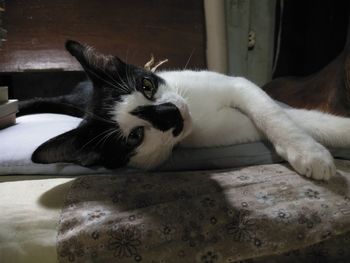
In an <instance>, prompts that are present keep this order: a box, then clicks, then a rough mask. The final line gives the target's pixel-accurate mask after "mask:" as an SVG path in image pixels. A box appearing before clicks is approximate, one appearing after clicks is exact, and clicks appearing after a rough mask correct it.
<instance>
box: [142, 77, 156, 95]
mask: <svg viewBox="0 0 350 263" xmlns="http://www.w3.org/2000/svg"><path fill="white" fill-rule="evenodd" d="M142 92H143V94H144V95H145V97H146V98H147V99H149V100H151V99H153V95H154V93H155V86H154V84H153V81H152V80H151V79H149V78H143V79H142Z"/></svg>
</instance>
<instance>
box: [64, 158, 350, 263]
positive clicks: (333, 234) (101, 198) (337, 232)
mask: <svg viewBox="0 0 350 263" xmlns="http://www.w3.org/2000/svg"><path fill="white" fill-rule="evenodd" d="M337 167H338V170H339V172H338V174H337V176H336V177H335V178H333V179H332V180H330V181H329V182H317V181H312V180H308V179H307V178H305V177H302V176H299V175H297V174H296V173H295V172H294V171H293V170H292V169H291V168H290V167H289V166H288V165H285V164H273V165H260V166H252V167H246V168H238V169H237V168H236V169H231V170H220V171H197V172H181V173H179V172H178V173H176V172H167V173H139V174H118V175H90V176H83V177H80V178H78V179H76V180H75V182H74V183H73V185H72V188H71V190H70V192H69V194H68V196H67V198H66V202H65V206H64V208H63V211H62V215H61V219H60V224H59V233H58V257H59V260H60V262H153V263H157V262H167V263H172V262H175V263H177V262H191V263H193V262H203V263H209V262H211V263H216V262H237V261H243V260H247V262H266V259H267V257H268V258H269V260H268V261H267V262H288V260H289V262H296V261H299V262H301V261H305V262H316V260H317V262H323V261H324V260H328V259H329V258H331V257H332V260H333V261H332V262H336V260H337V259H339V260H340V259H341V258H346V257H349V256H350V252H349V251H348V250H347V249H346V248H347V247H350V246H349V245H350V241H349V240H350V235H349V234H348V232H349V230H350V162H346V161H341V160H338V161H337ZM326 262H327V261H326ZM344 262H345V261H344Z"/></svg>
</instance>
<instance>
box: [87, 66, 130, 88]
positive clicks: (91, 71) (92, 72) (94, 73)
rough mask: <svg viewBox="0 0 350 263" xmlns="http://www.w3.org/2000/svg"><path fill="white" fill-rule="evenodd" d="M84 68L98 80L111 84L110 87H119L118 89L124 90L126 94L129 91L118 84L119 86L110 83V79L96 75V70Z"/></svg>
mask: <svg viewBox="0 0 350 263" xmlns="http://www.w3.org/2000/svg"><path fill="white" fill-rule="evenodd" d="M86 70H87V71H89V72H90V73H91V74H93V75H94V76H96V77H97V78H99V79H100V80H102V81H104V82H106V83H108V84H109V85H111V86H112V87H114V88H116V89H119V90H120V89H122V91H124V92H125V93H126V94H128V93H129V92H128V90H126V89H123V88H121V87H120V86H119V87H118V86H116V85H115V84H113V83H111V82H110V81H108V80H106V79H104V78H102V77H101V76H99V75H98V74H97V73H96V72H94V71H93V70H90V69H88V68H86Z"/></svg>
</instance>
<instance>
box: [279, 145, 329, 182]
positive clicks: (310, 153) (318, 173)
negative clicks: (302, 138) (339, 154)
mask: <svg viewBox="0 0 350 263" xmlns="http://www.w3.org/2000/svg"><path fill="white" fill-rule="evenodd" d="M276 150H277V152H278V153H279V154H280V155H281V156H282V157H284V158H285V159H286V160H287V161H288V162H289V163H290V164H291V166H292V167H293V168H294V169H295V170H296V171H297V172H298V173H299V174H301V175H305V176H306V177H309V178H313V179H316V180H329V179H330V178H331V177H333V176H334V175H336V167H335V165H334V161H333V157H332V155H331V154H330V153H329V151H328V150H327V149H326V148H324V147H323V146H322V145H320V144H318V143H312V144H310V145H308V146H307V147H306V146H305V145H304V146H303V147H300V145H299V147H298V146H296V145H293V147H288V148H287V149H286V150H283V148H282V147H276Z"/></svg>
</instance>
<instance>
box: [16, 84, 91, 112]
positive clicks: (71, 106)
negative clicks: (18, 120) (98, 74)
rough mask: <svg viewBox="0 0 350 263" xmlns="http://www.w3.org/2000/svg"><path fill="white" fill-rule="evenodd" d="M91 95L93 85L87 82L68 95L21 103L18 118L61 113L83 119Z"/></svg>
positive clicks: (34, 99)
mask: <svg viewBox="0 0 350 263" xmlns="http://www.w3.org/2000/svg"><path fill="white" fill-rule="evenodd" d="M91 95H92V84H91V83H90V82H87V81H84V82H80V83H79V84H78V85H77V86H76V87H75V88H74V89H73V90H72V92H71V93H70V94H67V95H62V96H57V97H49V98H33V99H29V100H25V101H20V102H19V112H18V113H17V116H22V115H28V114H35V113H59V114H66V115H71V116H75V117H83V116H84V115H85V113H86V107H87V104H88V102H89V100H90V99H91Z"/></svg>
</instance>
